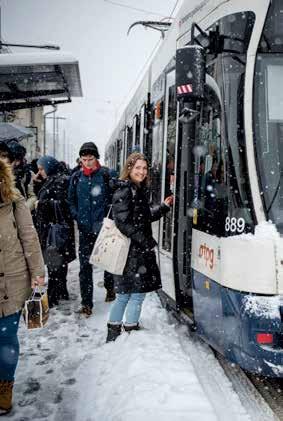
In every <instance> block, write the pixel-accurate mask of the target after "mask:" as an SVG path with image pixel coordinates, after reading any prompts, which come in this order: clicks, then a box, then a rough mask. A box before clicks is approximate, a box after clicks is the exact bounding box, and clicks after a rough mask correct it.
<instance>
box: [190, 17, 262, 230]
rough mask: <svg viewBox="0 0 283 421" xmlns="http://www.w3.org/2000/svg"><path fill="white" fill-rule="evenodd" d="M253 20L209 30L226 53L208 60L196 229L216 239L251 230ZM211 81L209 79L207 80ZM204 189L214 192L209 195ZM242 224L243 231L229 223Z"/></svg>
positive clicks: (225, 22)
mask: <svg viewBox="0 0 283 421" xmlns="http://www.w3.org/2000/svg"><path fill="white" fill-rule="evenodd" d="M254 21H255V15H254V13H252V12H240V13H235V14H231V15H227V16H225V17H224V18H222V19H220V20H219V21H218V22H216V23H215V24H214V25H213V26H212V27H211V28H208V30H212V29H215V27H216V26H218V28H219V33H220V34H221V35H224V36H225V43H224V50H226V51H223V53H222V54H218V56H217V57H215V56H213V55H208V60H207V63H208V65H207V73H208V75H207V81H206V82H207V89H206V97H205V100H204V103H203V105H202V108H201V110H200V116H199V133H198V136H197V137H198V138H199V143H200V145H197V146H201V148H197V149H196V150H197V151H199V150H200V151H201V154H200V156H197V154H196V163H195V167H196V168H195V174H196V177H195V203H194V205H193V207H194V208H196V207H198V213H197V218H196V216H195V218H194V222H195V223H197V228H198V229H201V230H203V231H206V232H209V233H211V234H214V235H219V236H222V235H225V236H226V235H235V234H239V233H241V232H248V231H251V230H252V229H253V217H252V200H251V193H250V184H249V177H248V169H247V161H246V144H245V130H244V80H245V71H246V53H247V49H248V46H249V42H250V37H251V33H252V30H253V26H254ZM209 78H210V79H209ZM206 185H208V186H209V189H211V195H210V197H209V196H208V192H207V191H206V190H207V189H206V187H205V186H206ZM233 218H234V219H236V220H237V221H238V220H241V222H242V220H244V224H241V226H240V229H236V230H232V229H230V226H228V224H226V223H225V221H227V220H231V219H233Z"/></svg>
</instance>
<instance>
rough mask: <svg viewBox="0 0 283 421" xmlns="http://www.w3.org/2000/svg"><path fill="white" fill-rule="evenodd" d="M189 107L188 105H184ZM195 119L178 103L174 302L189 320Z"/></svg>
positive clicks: (191, 306)
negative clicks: (176, 279) (183, 113)
mask: <svg viewBox="0 0 283 421" xmlns="http://www.w3.org/2000/svg"><path fill="white" fill-rule="evenodd" d="M185 105H186V106H188V108H192V107H190V106H189V105H188V104H185ZM195 128H196V123H195V119H194V118H192V119H189V118H184V117H182V110H181V109H180V105H179V103H178V158H177V159H178V166H177V185H176V236H175V245H174V248H175V259H174V261H175V273H176V274H178V284H177V301H178V303H179V306H180V307H182V308H183V310H184V311H186V312H187V313H188V314H189V315H190V316H192V312H193V301H192V273H191V246H192V228H193V225H192V224H193V208H192V203H193V198H194V189H195V183H194V181H195V180H194V179H195V158H194V154H193V151H194V145H195V133H196V129H195Z"/></svg>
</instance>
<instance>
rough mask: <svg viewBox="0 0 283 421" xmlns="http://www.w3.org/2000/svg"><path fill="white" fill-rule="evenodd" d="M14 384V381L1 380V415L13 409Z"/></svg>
mask: <svg viewBox="0 0 283 421" xmlns="http://www.w3.org/2000/svg"><path fill="white" fill-rule="evenodd" d="M13 386H14V382H13V381H8V380H0V416H1V415H6V414H8V413H9V412H10V411H11V409H12V397H13Z"/></svg>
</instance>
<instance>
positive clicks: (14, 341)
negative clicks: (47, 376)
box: [0, 311, 21, 381]
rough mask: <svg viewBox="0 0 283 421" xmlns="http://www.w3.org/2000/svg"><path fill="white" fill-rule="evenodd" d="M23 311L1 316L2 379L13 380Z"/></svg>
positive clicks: (0, 356)
mask: <svg viewBox="0 0 283 421" xmlns="http://www.w3.org/2000/svg"><path fill="white" fill-rule="evenodd" d="M20 315H21V312H20V311H19V312H17V313H14V314H12V315H11V316H6V317H0V380H8V381H13V380H14V378H15V371H16V367H17V364H18V359H19V352H20V346H19V340H18V328H19V320H20Z"/></svg>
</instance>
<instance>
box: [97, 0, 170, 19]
mask: <svg viewBox="0 0 283 421" xmlns="http://www.w3.org/2000/svg"><path fill="white" fill-rule="evenodd" d="M104 1H105V2H106V3H111V4H114V5H116V6H120V7H125V8H126V9H131V10H136V11H137V12H143V13H149V14H151V15H155V16H160V17H162V18H163V17H164V15H161V14H160V13H156V12H151V11H150V10H145V9H139V8H138V7H133V6H129V5H127V4H123V3H119V2H117V1H113V0H104Z"/></svg>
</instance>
